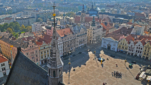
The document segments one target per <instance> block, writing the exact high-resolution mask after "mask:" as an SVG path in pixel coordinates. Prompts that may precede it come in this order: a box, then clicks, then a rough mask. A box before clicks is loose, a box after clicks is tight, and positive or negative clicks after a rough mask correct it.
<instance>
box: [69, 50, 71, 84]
mask: <svg viewBox="0 0 151 85" xmlns="http://www.w3.org/2000/svg"><path fill="white" fill-rule="evenodd" d="M70 53H71V52H69V54H70ZM70 64H71V62H70V56H69V63H68V65H69V80H68V84H70Z"/></svg>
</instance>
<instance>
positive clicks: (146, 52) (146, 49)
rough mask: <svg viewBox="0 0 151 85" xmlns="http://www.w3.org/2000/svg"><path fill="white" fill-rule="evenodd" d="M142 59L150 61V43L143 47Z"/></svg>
mask: <svg viewBox="0 0 151 85" xmlns="http://www.w3.org/2000/svg"><path fill="white" fill-rule="evenodd" d="M142 58H144V59H148V60H151V44H150V41H149V42H147V43H146V44H145V45H144V48H143V54H142Z"/></svg>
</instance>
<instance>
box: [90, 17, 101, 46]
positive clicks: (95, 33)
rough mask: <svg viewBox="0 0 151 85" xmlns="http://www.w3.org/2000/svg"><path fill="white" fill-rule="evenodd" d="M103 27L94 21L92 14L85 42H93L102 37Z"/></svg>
mask: <svg viewBox="0 0 151 85" xmlns="http://www.w3.org/2000/svg"><path fill="white" fill-rule="evenodd" d="M102 33H103V27H102V26H101V25H100V23H97V22H95V19H94V16H93V21H92V23H91V25H90V28H89V29H87V43H88V44H94V43H97V42H99V41H101V39H102Z"/></svg>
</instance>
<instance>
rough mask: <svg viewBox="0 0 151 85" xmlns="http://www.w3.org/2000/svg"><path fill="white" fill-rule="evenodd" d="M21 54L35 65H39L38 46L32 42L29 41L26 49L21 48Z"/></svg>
mask: <svg viewBox="0 0 151 85" xmlns="http://www.w3.org/2000/svg"><path fill="white" fill-rule="evenodd" d="M22 52H23V53H24V54H25V55H26V56H27V57H28V58H29V59H30V60H32V61H33V62H35V63H36V64H38V65H39V64H40V62H39V61H40V57H39V46H38V45H36V44H35V42H34V41H31V40H29V41H28V45H26V47H22Z"/></svg>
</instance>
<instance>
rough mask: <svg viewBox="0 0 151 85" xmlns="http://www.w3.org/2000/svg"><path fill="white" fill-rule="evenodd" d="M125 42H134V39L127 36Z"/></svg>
mask: <svg viewBox="0 0 151 85" xmlns="http://www.w3.org/2000/svg"><path fill="white" fill-rule="evenodd" d="M125 39H126V41H128V42H129V41H130V40H132V41H134V37H133V36H131V35H128V36H127V37H126V38H125Z"/></svg>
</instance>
